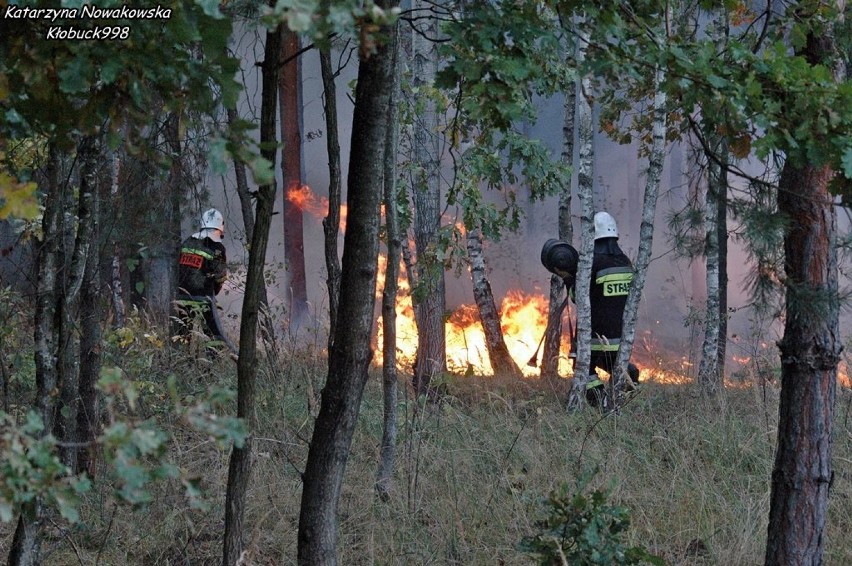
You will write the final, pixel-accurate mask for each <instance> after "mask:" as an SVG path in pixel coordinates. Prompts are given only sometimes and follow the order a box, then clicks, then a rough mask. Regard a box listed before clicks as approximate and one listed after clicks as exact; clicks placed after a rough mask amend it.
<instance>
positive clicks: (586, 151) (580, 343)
mask: <svg viewBox="0 0 852 566" xmlns="http://www.w3.org/2000/svg"><path fill="white" fill-rule="evenodd" d="M587 42H588V35H586V34H584V33H583V34H581V37H580V38H579V41H578V42H577V61H578V62H582V61H583V59H585V45H586V43H587ZM579 87H580V93H579V96H577V128H578V136H577V140H578V145H579V148H580V154H579V171H578V175H577V199H578V200H579V201H580V211H581V212H580V249H579V250H578V251H579V252H580V260H579V263H578V266H577V283H576V285H577V287H576V294H575V300H576V303H577V357H576V359H575V360H574V378H573V379H572V380H571V390H570V391H569V393H568V410H569V411H572V412H573V411H577V410H578V409H580V408H581V407H582V406H583V405H584V403H585V399H586V385H587V383H588V382H589V360H590V358H591V355H592V344H591V338H592V307H591V303H590V302H589V291H590V288H591V277H592V259H593V256H594V246H595V226H594V215H595V205H594V192H593V185H594V164H595V150H594V144H593V141H594V130H593V128H592V105H591V92H590V90H591V81H590V80H589V78H588V77H586V78H584V79H583V80H582V81H581V83H580V85H579Z"/></svg>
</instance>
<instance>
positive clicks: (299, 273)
mask: <svg viewBox="0 0 852 566" xmlns="http://www.w3.org/2000/svg"><path fill="white" fill-rule="evenodd" d="M298 53H299V36H298V35H297V34H296V33H295V32H292V31H290V30H289V29H285V30H284V38H283V39H282V42H281V59H280V61H281V64H282V68H281V77H280V81H281V84H280V89H279V91H278V95H279V97H280V104H281V143H282V145H283V149H282V156H283V157H282V159H281V172H282V174H283V179H284V208H283V214H282V217H283V219H284V253H285V255H286V256H287V274H288V275H289V290H290V329H291V330H292V331H298V329H299V328H300V327H301V326H302V325H303V324H304V323H305V322H307V319H308V316H309V311H308V287H307V278H306V276H305V234H304V213H303V211H302V203H301V200H300V198H299V197H300V193H301V190H302V127H301V113H302V106H301V76H300V75H301V73H300V70H301V64H300V61H301V59H300V57H299V56H298Z"/></svg>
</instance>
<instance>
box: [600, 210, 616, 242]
mask: <svg viewBox="0 0 852 566" xmlns="http://www.w3.org/2000/svg"><path fill="white" fill-rule="evenodd" d="M601 238H618V226H616V225H615V218H613V217H612V216H611V215H610V213H609V212H598V213H597V214H595V240H599V239H601Z"/></svg>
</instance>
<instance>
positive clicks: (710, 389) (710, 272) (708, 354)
mask: <svg viewBox="0 0 852 566" xmlns="http://www.w3.org/2000/svg"><path fill="white" fill-rule="evenodd" d="M714 137H715V138H716V139H717V143H716V144H714V145H715V146H716V147H722V145H723V144H721V143H718V137H717V136H714ZM726 195H727V189H726V188H723V180H722V178H721V170H720V167H719V166H718V164H716V162H715V161H713V160H712V159H711V160H710V163H709V168H708V175H707V196H706V198H705V201H704V230H705V238H704V257H705V261H706V265H707V307H706V309H705V314H704V345H703V347H702V349H701V361H700V362H699V365H698V383H699V385H700V386H701V389H702V390H703V391H705V392H706V393H710V394H715V393H718V392H719V391H720V389H721V387H722V375H721V371H720V370H721V368H720V367H719V340H720V336H719V325H720V311H719V291H720V289H719V282H720V281H719V201H720V200H722V199H723V198H725V196H726Z"/></svg>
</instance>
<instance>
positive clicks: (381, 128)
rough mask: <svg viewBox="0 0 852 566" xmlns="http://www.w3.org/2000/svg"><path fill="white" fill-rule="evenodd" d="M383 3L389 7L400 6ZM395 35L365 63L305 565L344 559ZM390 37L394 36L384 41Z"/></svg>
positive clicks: (309, 475) (306, 498) (310, 489)
mask: <svg viewBox="0 0 852 566" xmlns="http://www.w3.org/2000/svg"><path fill="white" fill-rule="evenodd" d="M378 4H379V7H381V8H382V9H385V10H390V9H393V8H394V7H396V5H397V3H396V2H379V3H378ZM391 32H392V30H390V29H388V27H387V26H382V29H380V30H379V31H378V35H377V36H376V37H377V38H381V39H380V40H379V43H377V45H376V49H375V51H374V52H373V53H372V54H370V56H369V57H362V59H361V62H360V64H359V68H358V81H357V86H356V90H355V110H354V114H353V120H352V144H351V154H350V159H349V176H348V204H349V215H348V218H347V221H346V236H345V239H344V246H343V262H342V271H341V285H340V306H339V309H338V318H337V327H336V330H335V332H336V337H335V339H334V346H333V348H332V350H331V352H330V353H329V367H328V379H327V381H326V385H325V388H324V389H323V392H322V403H321V405H320V411H319V415H318V416H317V419H316V421H315V423H314V432H313V436H312V438H311V444H310V448H309V450H308V459H307V462H306V465H305V472H304V475H303V478H304V486H303V489H302V504H301V509H300V515H299V531H298V563H299V564H300V565H302V566H307V565H323V566H334V565H336V564H337V538H338V537H337V533H338V529H337V508H338V503H339V500H340V488H341V485H342V483H343V473H344V471H345V469H346V461H347V459H348V457H349V450H350V446H351V444H352V435H353V434H354V432H355V424H356V422H357V420H358V413H359V410H360V405H361V397H362V395H363V392H364V386H365V385H366V383H367V377H368V373H367V371H368V369H369V365H370V360H371V359H372V350H371V335H372V331H373V325H374V320H375V313H374V306H375V297H376V279H377V267H378V266H377V263H378V254H379V205H380V203H381V199H382V192H383V191H382V188H383V179H382V177H383V159H382V157H383V156H384V155H385V147H386V143H387V129H388V119H389V107H390V101H391V98H392V92H393V71H394V68H393V53H394V51H395V45H394V41H393V37H394V34H392V33H391ZM385 38H391V39H389V40H388V41H387V42H383V41H384V40H385Z"/></svg>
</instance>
